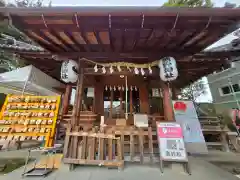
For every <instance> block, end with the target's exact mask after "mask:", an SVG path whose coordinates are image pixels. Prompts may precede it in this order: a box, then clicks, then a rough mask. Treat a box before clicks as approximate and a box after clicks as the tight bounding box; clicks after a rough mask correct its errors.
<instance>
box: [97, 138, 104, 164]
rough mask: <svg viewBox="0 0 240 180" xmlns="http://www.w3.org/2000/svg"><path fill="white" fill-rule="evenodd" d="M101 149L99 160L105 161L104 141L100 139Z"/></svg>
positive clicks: (99, 149)
mask: <svg viewBox="0 0 240 180" xmlns="http://www.w3.org/2000/svg"><path fill="white" fill-rule="evenodd" d="M98 140H99V148H98V158H99V160H103V157H104V139H103V138H99V139H98Z"/></svg>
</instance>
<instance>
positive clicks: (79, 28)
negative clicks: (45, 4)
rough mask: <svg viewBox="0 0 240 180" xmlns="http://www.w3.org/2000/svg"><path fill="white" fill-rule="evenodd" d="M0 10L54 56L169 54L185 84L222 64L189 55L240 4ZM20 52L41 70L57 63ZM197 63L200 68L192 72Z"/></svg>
mask: <svg viewBox="0 0 240 180" xmlns="http://www.w3.org/2000/svg"><path fill="white" fill-rule="evenodd" d="M0 12H4V13H5V14H9V15H10V17H11V20H12V23H13V25H14V26H15V27H17V28H18V29H20V30H21V31H22V32H24V33H25V34H26V35H27V36H29V37H30V38H31V39H32V40H34V41H35V42H36V43H38V44H39V45H40V46H42V47H43V48H45V49H46V51H49V52H50V53H51V54H53V55H58V56H60V57H65V58H71V59H78V58H83V57H84V58H88V59H91V60H94V61H97V62H110V61H114V62H115V61H127V62H135V63H146V62H151V61H155V60H158V59H160V58H162V57H164V56H172V57H175V58H176V59H177V61H179V64H178V66H179V67H180V72H181V68H183V69H184V71H186V72H187V71H188V70H189V72H193V73H192V75H190V73H182V74H180V78H182V81H184V82H185V83H189V82H190V80H194V79H198V78H200V77H201V76H204V75H206V74H208V73H211V72H212V71H214V70H216V68H219V67H220V66H222V64H223V63H224V62H223V61H222V59H224V60H225V58H226V57H223V58H220V59H218V58H219V57H218V58H216V57H214V58H213V57H212V56H211V57H210V58H209V57H208V58H207V59H208V60H205V59H204V58H200V59H201V61H200V62H201V63H198V62H196V61H192V60H191V59H196V58H194V57H193V55H194V54H196V53H199V52H201V51H202V50H203V49H205V48H206V47H208V46H209V45H211V44H212V43H214V42H215V41H217V40H218V39H219V38H220V37H222V36H224V35H225V34H226V33H228V29H229V28H230V27H232V26H234V25H235V24H236V23H237V22H239V20H240V9H221V8H159V7H145V8H143V7H51V8H2V9H1V8H0ZM20 54H21V56H22V57H23V58H26V59H28V60H30V61H32V62H33V63H36V64H40V65H41V66H44V67H45V68H46V69H47V68H49V66H50V65H49V64H50V62H52V61H54V63H52V65H51V66H52V69H53V70H55V71H56V68H54V66H55V65H54V64H60V61H56V59H55V60H54V58H52V56H49V55H47V56H48V57H47V58H48V59H49V58H50V59H49V60H47V61H46V64H42V62H41V60H42V59H44V58H42V56H46V54H47V53H45V52H44V53H42V52H33V53H32V54H31V52H26V53H25V54H23V51H22V52H21V53H20ZM210 59H211V60H210ZM213 60H214V63H212V62H211V61H213ZM184 61H185V63H181V62H184ZM186 62H189V63H186ZM37 67H38V66H37ZM196 68H200V69H205V70H203V71H200V70H198V71H191V69H196ZM206 69H207V70H206ZM49 71H50V70H49ZM46 72H47V71H46ZM185 76H189V79H188V78H186V77H185ZM186 79H187V80H186ZM187 81H188V82H187Z"/></svg>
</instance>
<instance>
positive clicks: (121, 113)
mask: <svg viewBox="0 0 240 180" xmlns="http://www.w3.org/2000/svg"><path fill="white" fill-rule="evenodd" d="M123 116H124V111H123V91H122V90H120V117H123Z"/></svg>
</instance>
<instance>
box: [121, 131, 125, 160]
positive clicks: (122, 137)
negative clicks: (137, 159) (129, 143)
mask: <svg viewBox="0 0 240 180" xmlns="http://www.w3.org/2000/svg"><path fill="white" fill-rule="evenodd" d="M121 147H122V152H121V154H122V155H124V134H123V133H121Z"/></svg>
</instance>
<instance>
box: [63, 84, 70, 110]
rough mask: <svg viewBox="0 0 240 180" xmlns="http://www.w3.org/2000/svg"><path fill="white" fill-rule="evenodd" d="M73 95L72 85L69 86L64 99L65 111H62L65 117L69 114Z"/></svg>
mask: <svg viewBox="0 0 240 180" xmlns="http://www.w3.org/2000/svg"><path fill="white" fill-rule="evenodd" d="M71 94H72V86H71V85H70V84H67V85H66V89H65V93H64V97H63V110H62V114H63V115H64V114H67V113H68V106H69V102H70V98H71Z"/></svg>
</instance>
